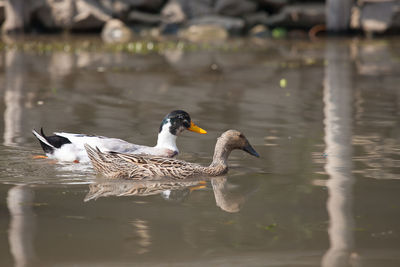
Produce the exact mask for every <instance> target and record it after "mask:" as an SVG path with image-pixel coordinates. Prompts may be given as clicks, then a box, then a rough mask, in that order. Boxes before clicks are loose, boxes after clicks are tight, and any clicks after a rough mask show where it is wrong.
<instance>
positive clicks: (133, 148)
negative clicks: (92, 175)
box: [54, 133, 150, 153]
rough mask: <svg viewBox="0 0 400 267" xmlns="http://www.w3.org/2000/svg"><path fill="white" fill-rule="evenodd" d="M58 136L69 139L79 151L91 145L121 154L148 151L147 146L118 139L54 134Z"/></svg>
mask: <svg viewBox="0 0 400 267" xmlns="http://www.w3.org/2000/svg"><path fill="white" fill-rule="evenodd" d="M54 134H56V135H58V136H62V137H65V138H67V139H68V140H69V141H70V142H71V143H72V144H73V145H75V146H76V147H77V148H78V149H82V150H85V147H84V145H85V144H89V145H90V146H92V147H98V148H99V149H100V150H102V151H116V152H121V153H142V152H141V151H143V150H147V148H150V147H146V146H141V145H136V144H132V143H129V142H126V141H124V140H121V139H117V138H109V137H104V136H95V135H86V134H73V133H54Z"/></svg>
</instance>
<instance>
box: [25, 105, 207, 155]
mask: <svg viewBox="0 0 400 267" xmlns="http://www.w3.org/2000/svg"><path fill="white" fill-rule="evenodd" d="M185 130H189V131H193V132H196V133H200V134H206V133H207V131H206V130H204V129H202V128H200V127H198V126H197V125H196V124H194V123H193V122H192V120H191V118H190V115H189V114H188V113H187V112H186V111H183V110H174V111H171V112H170V113H168V114H167V115H166V116H165V117H164V118H163V120H162V122H161V125H160V128H159V131H158V138H157V144H156V145H155V146H144V145H137V144H132V143H129V142H127V141H124V140H122V139H117V138H110V137H104V136H96V135H87V134H75V133H65V132H55V133H54V135H51V136H46V135H45V133H44V131H43V128H41V130H40V133H38V132H37V131H36V130H35V129H33V130H32V133H33V135H34V136H35V137H36V138H37V139H38V140H39V142H40V145H41V147H42V149H43V151H44V152H45V153H46V156H39V157H44V158H50V159H55V160H58V161H63V162H75V163H80V162H89V157H88V155H87V153H86V150H85V147H84V144H88V145H90V146H93V147H97V148H99V149H101V150H102V151H113V152H119V153H127V154H141V155H151V156H159V157H166V158H172V157H174V156H176V155H177V154H178V153H179V150H178V147H177V145H176V138H177V136H178V135H180V134H181V133H182V132H183V131H185Z"/></svg>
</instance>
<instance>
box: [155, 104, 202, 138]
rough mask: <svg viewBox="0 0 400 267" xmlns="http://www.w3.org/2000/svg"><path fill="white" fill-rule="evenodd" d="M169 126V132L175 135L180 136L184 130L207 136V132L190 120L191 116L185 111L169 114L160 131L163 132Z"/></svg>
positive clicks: (175, 111)
mask: <svg viewBox="0 0 400 267" xmlns="http://www.w3.org/2000/svg"><path fill="white" fill-rule="evenodd" d="M167 124H168V125H169V132H170V133H171V134H173V135H178V134H180V133H181V132H183V131H184V130H189V131H192V132H196V133H200V134H206V133H207V131H205V130H203V129H201V128H200V127H198V126H197V125H195V124H194V123H193V122H192V120H191V119H190V116H189V114H188V113H187V112H186V111H183V110H174V111H172V112H170V113H168V114H167V116H165V117H164V119H163V120H162V122H161V125H160V130H159V132H161V131H162V130H163V127H164V125H167Z"/></svg>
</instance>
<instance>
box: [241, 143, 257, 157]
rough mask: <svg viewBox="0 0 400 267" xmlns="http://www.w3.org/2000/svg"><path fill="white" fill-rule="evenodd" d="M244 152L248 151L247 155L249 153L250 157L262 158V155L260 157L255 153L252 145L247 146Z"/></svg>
mask: <svg viewBox="0 0 400 267" xmlns="http://www.w3.org/2000/svg"><path fill="white" fill-rule="evenodd" d="M243 150H244V151H246V152H247V153H249V154H250V155H253V156H255V157H257V158H259V157H260V155H258V153H257V151H255V150H254V148H253V147H252V146H251V145H250V144H248V145H247V146H245V147H244V148H243Z"/></svg>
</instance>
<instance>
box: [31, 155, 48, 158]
mask: <svg viewBox="0 0 400 267" xmlns="http://www.w3.org/2000/svg"><path fill="white" fill-rule="evenodd" d="M47 158H48V157H47V156H43V155H35V156H33V159H47Z"/></svg>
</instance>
